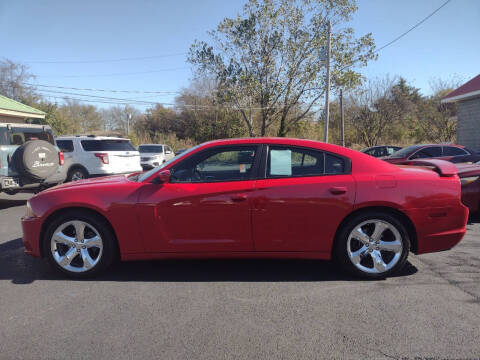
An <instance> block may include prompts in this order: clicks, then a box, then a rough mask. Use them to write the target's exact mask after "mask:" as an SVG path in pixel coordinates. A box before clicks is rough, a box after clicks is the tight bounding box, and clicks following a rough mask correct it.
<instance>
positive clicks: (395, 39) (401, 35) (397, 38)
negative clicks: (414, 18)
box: [339, 0, 451, 71]
mask: <svg viewBox="0 0 480 360" xmlns="http://www.w3.org/2000/svg"><path fill="white" fill-rule="evenodd" d="M450 1H451V0H447V1H445V2H444V3H443V4H442V5H440V6H439V7H438V8H436V9H435V10H434V11H432V12H431V13H430V14H428V15H427V16H426V17H424V18H423V19H422V20H420V21H419V22H418V23H416V24H415V25H413V26H412V27H411V28H410V29H408V30H407V31H405V32H403V33H402V34H400V35H399V36H397V37H396V38H394V39H393V40H391V41H389V42H388V43H386V44H385V45H383V46H381V47H379V48H378V49H375V51H374V52H373V53H374V54H378V53H379V52H380V51H382V50H383V49H385V48H386V47H388V46H390V45H392V44H393V43H395V42H397V41H398V40H400V39H401V38H403V37H404V36H405V35H407V34H408V33H410V32H411V31H412V30H414V29H416V28H417V27H419V26H420V25H422V24H423V23H424V22H425V21H427V20H428V19H430V18H431V17H432V16H433V15H435V14H436V13H437V12H438V11H439V10H440V9H442V8H443V7H444V6H446V5H447V4H448V3H449V2H450ZM360 59H361V58H356V59H355V60H353V61H352V63H351V64H349V65H345V66H344V67H342V68H340V70H339V71H343V70H345V69H348V68H349V67H352V66H353V65H355V63H357V62H358V61H360Z"/></svg>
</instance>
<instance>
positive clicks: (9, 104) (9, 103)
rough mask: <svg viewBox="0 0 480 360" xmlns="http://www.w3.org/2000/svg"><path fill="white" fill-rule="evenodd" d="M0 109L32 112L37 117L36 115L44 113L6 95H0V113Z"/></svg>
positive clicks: (0, 110)
mask: <svg viewBox="0 0 480 360" xmlns="http://www.w3.org/2000/svg"><path fill="white" fill-rule="evenodd" d="M2 110H8V111H16V112H19V113H25V114H26V115H27V114H33V115H37V117H38V115H44V116H45V115H46V114H45V113H44V112H43V111H40V110H38V109H35V108H33V107H31V106H28V105H25V104H22V103H20V102H18V101H15V100H12V99H10V98H7V97H6V96H3V95H0V113H1V112H2ZM27 116H28V115H27Z"/></svg>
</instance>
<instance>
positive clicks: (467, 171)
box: [457, 163, 480, 213]
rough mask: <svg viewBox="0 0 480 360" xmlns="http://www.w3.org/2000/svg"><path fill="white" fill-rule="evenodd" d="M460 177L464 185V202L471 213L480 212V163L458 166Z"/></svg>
mask: <svg viewBox="0 0 480 360" xmlns="http://www.w3.org/2000/svg"><path fill="white" fill-rule="evenodd" d="M457 166H458V176H459V177H460V181H461V183H462V201H463V203H464V204H465V205H466V206H468V208H469V209H470V212H472V213H473V212H478V211H479V210H480V163H477V164H458V165H457Z"/></svg>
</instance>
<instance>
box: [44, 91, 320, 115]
mask: <svg viewBox="0 0 480 360" xmlns="http://www.w3.org/2000/svg"><path fill="white" fill-rule="evenodd" d="M42 95H43V96H44V97H47V98H54V99H62V100H73V101H84V102H89V103H99V104H112V105H157V104H158V105H162V106H173V107H177V108H182V107H185V108H189V109H198V110H208V109H218V106H216V105H200V104H175V103H165V102H156V101H141V100H138V101H135V100H134V101H131V100H128V99H118V98H106V99H101V100H90V99H81V98H76V97H71V96H56V95H45V94H42ZM110 99H111V100H110ZM114 99H116V101H115V100H114ZM276 107H281V106H276ZM315 107H316V106H315ZM222 108H223V109H230V110H242V109H243V110H264V109H267V108H266V107H264V108H262V107H242V106H239V107H237V106H222ZM322 110H323V108H320V109H318V110H317V111H322Z"/></svg>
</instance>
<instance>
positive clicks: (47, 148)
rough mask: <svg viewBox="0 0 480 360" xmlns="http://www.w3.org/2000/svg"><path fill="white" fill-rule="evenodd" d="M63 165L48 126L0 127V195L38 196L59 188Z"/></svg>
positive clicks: (62, 175)
mask: <svg viewBox="0 0 480 360" xmlns="http://www.w3.org/2000/svg"><path fill="white" fill-rule="evenodd" d="M62 165H63V153H62V152H61V151H60V150H59V149H58V147H57V145H56V143H55V138H54V137H53V132H52V129H51V128H50V126H47V125H31V124H5V123H0V192H5V193H7V194H11V195H13V194H15V193H17V192H19V191H26V192H38V191H41V190H42V189H44V188H47V187H50V186H54V185H57V184H60V183H62V182H64V181H65V174H64V172H63V171H62Z"/></svg>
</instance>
